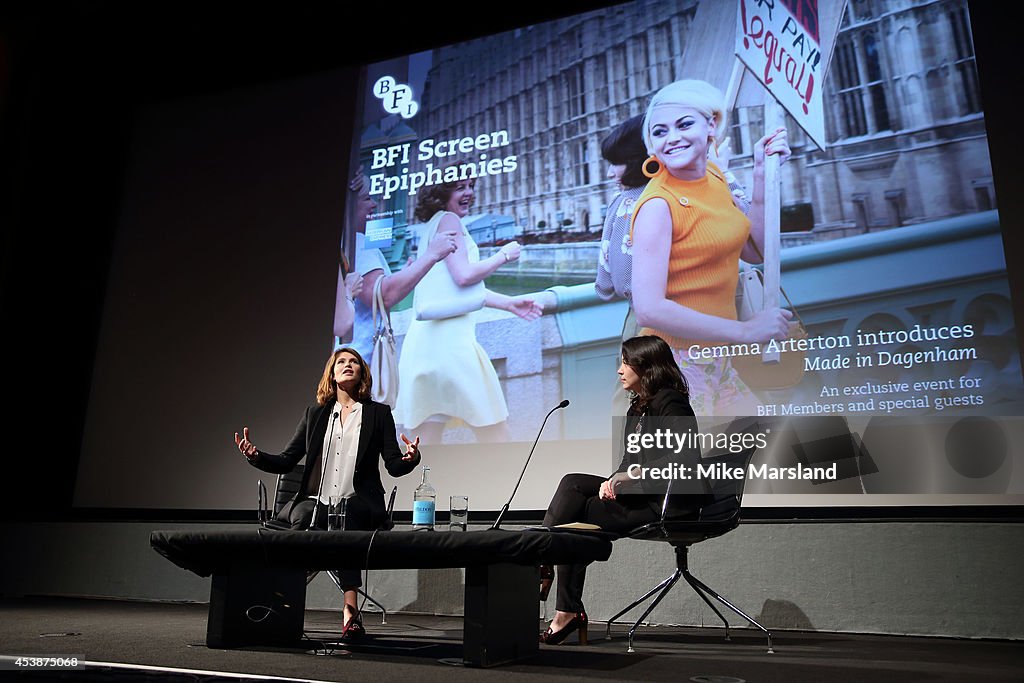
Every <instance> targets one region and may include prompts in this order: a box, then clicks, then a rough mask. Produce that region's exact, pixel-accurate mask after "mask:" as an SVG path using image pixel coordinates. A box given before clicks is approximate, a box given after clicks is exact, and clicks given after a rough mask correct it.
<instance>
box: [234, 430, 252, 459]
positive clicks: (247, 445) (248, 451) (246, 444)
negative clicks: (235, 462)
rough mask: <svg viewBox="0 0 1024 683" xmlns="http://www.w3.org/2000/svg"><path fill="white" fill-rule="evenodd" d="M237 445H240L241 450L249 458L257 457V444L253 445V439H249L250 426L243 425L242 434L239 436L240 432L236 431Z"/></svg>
mask: <svg viewBox="0 0 1024 683" xmlns="http://www.w3.org/2000/svg"><path fill="white" fill-rule="evenodd" d="M235 445H236V446H238V450H239V452H241V454H242V455H244V456H245V457H246V458H248V459H249V460H252V459H253V458H255V457H256V446H254V445H253V443H252V441H249V428H248V427H242V436H241V437H239V436H238V432H235Z"/></svg>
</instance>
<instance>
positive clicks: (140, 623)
mask: <svg viewBox="0 0 1024 683" xmlns="http://www.w3.org/2000/svg"><path fill="white" fill-rule="evenodd" d="M206 610H207V607H206V605H200V604H169V603H150V602H122V601H112V600H87V599H63V598H24V599H13V600H3V601H0V656H3V659H0V679H2V680H29V681H32V680H65V681H78V682H82V681H177V680H181V681H186V680H204V681H219V680H245V679H246V678H247V677H248V676H259V677H261V678H262V677H280V678H283V679H291V680H296V679H298V680H307V681H309V680H312V681H361V682H363V683H365V682H366V681H413V680H415V681H417V682H418V683H425V682H430V681H439V682H444V683H456V682H458V681H474V682H476V681H481V680H486V681H516V680H529V681H531V682H533V683H546V682H548V681H569V680H583V679H589V680H609V681H672V682H673V683H677V682H679V681H696V682H715V683H729V682H730V681H732V682H735V681H751V682H752V681H758V682H769V683H770V682H773V681H778V682H780V683H782V682H785V683H800V682H804V681H806V682H815V683H817V682H819V681H830V682H833V683H834V682H842V681H851V682H852V681H858V682H861V681H871V682H872V683H875V682H882V683H884V682H887V681H892V682H893V683H896V682H897V681H898V682H900V683H905V682H906V681H929V682H931V681H972V682H973V681H1014V682H1016V681H1019V680H1022V678H1024V643H1020V642H1005V641H976V640H956V639H948V638H916V637H906V636H875V635H854V634H834V633H806V632H786V631H779V632H776V633H775V654H767V653H766V651H765V650H766V647H765V639H764V637H763V635H762V634H760V632H757V631H752V630H750V629H746V628H735V629H733V637H732V641H731V642H724V640H723V635H724V631H723V630H722V629H720V628H708V629H695V628H682V627H664V626H661V627H651V628H646V629H643V630H642V631H640V632H639V633H638V637H637V639H636V643H635V646H636V650H637V651H636V653H634V654H627V653H626V639H625V632H626V627H625V626H618V625H617V626H616V627H615V628H614V629H613V634H614V636H615V637H614V638H613V639H612V640H605V639H604V630H605V625H604V624H603V623H594V624H592V627H591V632H590V639H591V642H590V645H588V646H586V647H581V646H578V645H575V644H568V645H562V646H559V647H541V651H540V654H539V655H538V656H537V657H536V658H533V659H531V660H529V661H528V662H526V663H520V664H516V665H513V666H505V667H497V668H493V669H467V668H464V667H462V666H461V658H462V618H461V617H439V616H422V615H409V614H394V615H389V617H388V623H387V624H386V625H381V624H380V615H379V614H376V613H368V614H366V615H365V617H364V623H365V625H366V628H367V631H368V636H367V638H366V639H365V640H363V641H362V642H360V643H358V644H355V645H343V644H338V642H337V637H338V635H339V634H340V631H341V623H340V619H341V617H340V613H339V612H330V611H314V610H307V611H306V622H305V632H306V635H307V637H308V639H309V640H308V643H307V644H306V645H307V647H305V648H297V649H290V650H288V649H279V648H262V647H261V648H247V649H244V650H210V649H208V648H207V647H206V646H205V638H206ZM539 628H540V622H539V621H538V629H539ZM569 640H570V642H573V643H574V642H575V636H572V637H570V638H569ZM18 655H36V656H53V657H56V656H61V655H64V656H76V657H78V658H79V660H83V661H86V662H90V664H87V665H85V668H84V669H79V670H76V671H74V672H68V671H58V670H52V669H51V670H45V671H25V670H18V669H17V667H14V666H13V664H12V661H11V660H10V659H9V657H10V656H18ZM262 680H267V679H266V678H262Z"/></svg>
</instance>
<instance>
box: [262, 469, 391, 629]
mask: <svg viewBox="0 0 1024 683" xmlns="http://www.w3.org/2000/svg"><path fill="white" fill-rule="evenodd" d="M305 469H306V466H305V465H304V464H299V465H296V466H295V467H294V468H293V469H292V471H291V472H286V473H285V474H279V475H277V487H276V489H275V491H274V509H273V514H271V512H270V509H269V504H268V499H267V487H266V485H264V483H263V481H262V480H261V481H260V482H259V487H258V488H259V508H258V509H259V513H258V516H259V522H260V524H262V525H263V526H269V525H270V523H271V520H273V519H274V517H275V516H276V515H277V513H279V512H280V511H281V508H283V507H284V506H285V504H287V503H288V501H290V500H291V499H292V498H294V497H295V494H296V493H298V492H299V487H300V486H302V473H303V472H304V471H305ZM394 505H395V492H394V491H392V492H391V500H390V501H388V518H387V522H386V523H385V525H384V527H383V528H385V529H391V528H393V527H394V526H395V523H394V521H393V519H392V508H394ZM319 573H320V572H310V573H309V574H308V575H307V576H306V583H307V584H308V583H309V582H311V581H312V580H313V579H314V578H316V575H317V574H319ZM327 576H329V577H331V581H333V582H334V585H335V587H336V588H337V589H338V591H339V592H340V593H341V594H342V595H344V594H345V591H344V590H343V589H342V587H341V579H340V578H339V577H338V573H337V572H335V571H328V572H327ZM357 590H358V591H359V594H360V595H361V596H363V597H364V598H365V599H366V600H369V601H370V602H371V603H373V604H374V605H375V606H376V607H377V609H379V610H380V623H381V624H387V623H388V621H387V619H388V611H387V610H386V609H385V608H384V605H382V604H380V603H379V602H378V601H377V600H375V599H374V598H373V596H371V595H370V594H369V593H367V592H366V591H365V590H363V589H362V588H359V589H357Z"/></svg>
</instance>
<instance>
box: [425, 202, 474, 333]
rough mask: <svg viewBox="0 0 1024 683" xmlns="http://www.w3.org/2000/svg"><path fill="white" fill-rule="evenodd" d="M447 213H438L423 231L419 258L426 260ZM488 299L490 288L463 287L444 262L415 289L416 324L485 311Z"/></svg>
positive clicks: (438, 264) (437, 264)
mask: <svg viewBox="0 0 1024 683" xmlns="http://www.w3.org/2000/svg"><path fill="white" fill-rule="evenodd" d="M446 213H447V212H446V211H438V212H437V213H435V214H434V216H433V218H431V219H430V222H428V223H427V225H426V227H425V228H424V229H423V234H422V235H421V236H420V256H419V258H423V254H424V253H425V252H426V248H427V245H428V244H430V240H431V239H433V238H434V233H436V232H437V226H438V225H440V224H441V219H442V218H443V217H444V216H445V214H446ZM486 296H487V288H486V287H484V283H483V282H482V281H481V282H478V283H476V284H475V285H469V286H467V287H460V286H459V285H458V284H456V283H455V280H454V279H453V278H452V274H451V273H450V272H449V271H448V266H447V265H446V264H445V263H444V262H442V261H438V262H437V263H435V264H434V265H433V267H431V269H430V270H428V271H427V274H426V275H424V276H423V279H422V280H420V281H419V284H417V285H416V289H415V290H414V291H413V299H412V307H413V310H414V311H415V312H416V319H417V320H442V319H444V318H454V317H456V316H459V315H465V314H466V313H472V312H473V311H479V310H480V309H481V308H483V307H484V299H485V297H486Z"/></svg>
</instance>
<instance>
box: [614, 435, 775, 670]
mask: <svg viewBox="0 0 1024 683" xmlns="http://www.w3.org/2000/svg"><path fill="white" fill-rule="evenodd" d="M755 450H756V449H754V448H750V449H747V450H743V451H740V452H738V453H726V454H724V455H719V456H714V457H707V458H703V459H702V461H701V462H702V464H704V465H711V464H717V463H722V464H723V465H725V466H726V467H729V468H737V467H741V468H742V469H743V476H742V477H740V478H738V479H724V478H715V479H711V480H710V481H709V483H710V485H711V486H710V487H711V491H710V495H709V496H708V502H707V504H705V505H704V506H702V507H701V509H700V512H699V513H698V516H697V518H696V519H680V520H674V519H666V515H665V513H666V510H667V509H668V501H669V495H671V481H670V483H669V487H668V491H666V493H665V500H664V502H663V504H662V509H661V519H659V520H658V521H656V522H652V523H650V524H645V525H643V526H641V527H637V528H636V529H633V530H632V531H631V532H629V533H628V534H626V535H625V537H626V538H634V539H637V540H642V541H661V542H664V543H668V544H669V545H671V546H672V547H673V548H674V549H675V554H676V570H675V572H674V573H673V574H672V575H671V576H669V577H668V578H667V579H665V580H664V581H662V582H661V583H659V584H658V585H657V586H655V587H654V588H652V589H651V590H649V591H647V592H646V593H645V594H644V595H643V596H641V597H640V598H637V599H636V600H634V601H633V602H632V603H631V604H630V605H629V606H628V607H626V608H625V609H623V610H621V611H620V612H618V613H617V614H616V615H615V616H613V617H612V618H611V619H609V620H608V629H607V631H606V632H605V636H606V638H608V639H609V640H610V639H611V637H612V636H611V632H612V624H613V623H614V622H615V620H616V619H618V618H619V617H621V616H622V615H623V614H625V613H626V612H628V611H630V610H631V609H633V608H634V607H636V606H638V605H640V604H641V603H643V602H644V601H645V600H648V599H650V598H651V597H652V596H654V595H655V594H657V597H655V598H654V601H653V602H651V604H650V606H648V608H647V609H646V610H645V611H644V613H643V614H641V615H640V618H639V619H637V620H636V623H634V624H633V626H632V627H631V628H630V629H629V647H628V649H627V652H635V650H634V649H633V637H634V635H635V634H636V629H637V627H639V626H640V624H641V623H643V621H644V619H646V618H647V616H648V615H649V614H650V613H651V612H653V611H654V608H655V607H657V606H658V603H660V602H661V600H662V599H663V598H664V597H665V596H666V595H667V594H668V592H669V591H670V590H672V587H673V586H675V585H676V582H677V581H679V579H680V577H682V578H683V579H685V580H686V582H687V583H688V584H690V587H691V588H693V590H694V592H696V593H697V595H699V596H700V598H701V599H702V600H703V601H704V602H705V603H707V605H708V607H710V608H711V609H712V611H713V612H714V613H715V614H717V615H718V618H719V619H721V620H722V622H723V623H724V624H725V639H726V640H729V622H728V621H727V620H726V618H725V617H724V616H722V613H721V612H720V611H719V610H718V608H717V607H716V606H715V604H714V603H713V602H711V600H710V599H709V596H711V597H714V598H715V599H716V600H718V601H719V602H720V603H722V604H723V605H725V606H726V607H728V608H729V609H731V610H732V611H733V612H735V613H736V614H738V615H739V616H741V617H743V618H744V619H746V620H747V621H748V622H750V624H752V625H753V626H756V627H757V628H759V629H761V630H762V631H763V632H764V633H765V635H766V636H767V637H768V653H769V654H771V653H773V652H774V650H773V649H772V634H771V633H770V632H769V631H768V629H766V628H765V627H764V626H762V625H761V624H760V623H758V622H757V621H756V620H755V619H754V618H752V617H750V616H749V615H747V613H746V612H744V611H743V610H741V609H740V608H739V607H736V606H735V605H734V604H732V603H731V602H729V601H728V600H726V599H725V598H724V597H722V596H721V595H719V594H718V593H716V592H715V591H714V590H712V589H711V588H709V587H708V586H707V584H705V583H704V582H702V581H701V580H700V579H698V578H696V577H695V576H693V575H692V574H691V573H690V570H689V567H688V565H687V556H688V554H689V550H690V546H691V545H694V544H696V543H700V542H701V541H706V540H707V539H709V538H715V537H716V536H721V535H723V534H726V533H728V532H730V531H732V530H733V529H735V528H736V527H737V526H738V525H739V523H740V503H741V502H742V499H743V486H744V484H745V483H746V474H747V471H748V469H747V468H748V465H749V464H750V460H751V458H753V456H754V451H755Z"/></svg>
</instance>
